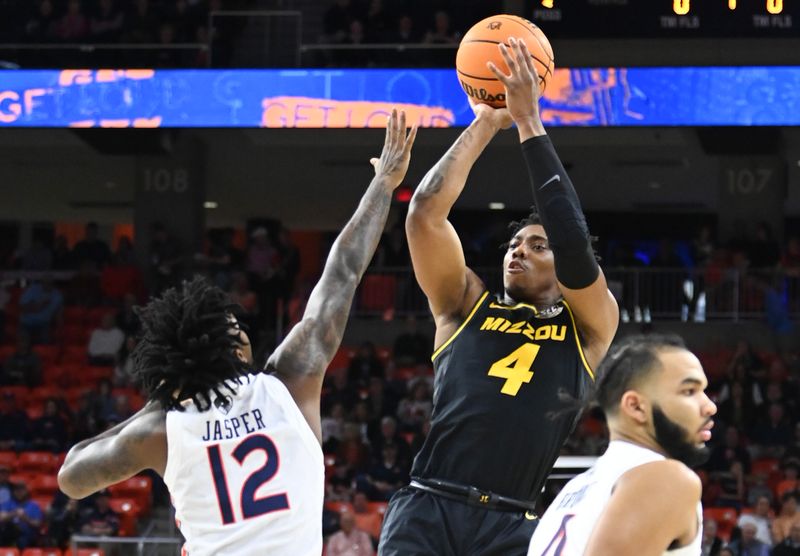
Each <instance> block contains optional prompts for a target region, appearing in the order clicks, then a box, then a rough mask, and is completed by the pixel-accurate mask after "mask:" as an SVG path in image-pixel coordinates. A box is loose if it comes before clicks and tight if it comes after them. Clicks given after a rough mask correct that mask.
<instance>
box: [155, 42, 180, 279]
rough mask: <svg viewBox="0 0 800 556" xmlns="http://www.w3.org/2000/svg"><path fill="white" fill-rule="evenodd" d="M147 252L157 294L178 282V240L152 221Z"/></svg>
mask: <svg viewBox="0 0 800 556" xmlns="http://www.w3.org/2000/svg"><path fill="white" fill-rule="evenodd" d="M162 31H163V26H162ZM148 253H149V261H150V276H149V278H150V283H151V288H152V290H153V291H152V292H151V293H153V294H159V293H161V292H162V291H164V290H165V289H166V288H168V287H170V286H171V285H173V284H176V283H177V282H178V280H179V279H180V271H181V263H182V261H183V256H182V255H181V248H180V246H179V245H178V242H177V241H175V239H174V238H173V237H172V235H171V234H170V233H169V232H167V229H166V228H165V227H164V224H162V223H161V222H155V223H153V226H152V240H151V241H150V248H149V252H148Z"/></svg>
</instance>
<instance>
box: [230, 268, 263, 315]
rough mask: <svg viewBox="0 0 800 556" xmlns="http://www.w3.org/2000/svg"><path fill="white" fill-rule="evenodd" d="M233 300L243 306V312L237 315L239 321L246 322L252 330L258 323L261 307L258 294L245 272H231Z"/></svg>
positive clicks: (231, 294)
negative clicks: (251, 287) (252, 287)
mask: <svg viewBox="0 0 800 556" xmlns="http://www.w3.org/2000/svg"><path fill="white" fill-rule="evenodd" d="M230 296H231V302H232V303H235V304H237V305H239V306H240V307H241V308H242V313H241V314H240V315H236V318H238V319H239V321H241V322H243V323H244V324H246V325H247V326H248V327H249V328H250V329H251V330H255V329H256V327H257V325H258V319H259V314H260V308H259V306H258V296H257V295H256V294H255V292H254V291H253V290H251V289H250V283H249V282H248V280H247V275H246V274H245V273H244V272H239V271H236V272H234V273H232V274H231V292H230Z"/></svg>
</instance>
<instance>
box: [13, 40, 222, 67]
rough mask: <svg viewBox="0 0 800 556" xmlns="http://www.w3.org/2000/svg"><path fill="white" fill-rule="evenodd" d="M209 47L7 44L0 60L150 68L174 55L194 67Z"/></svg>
mask: <svg viewBox="0 0 800 556" xmlns="http://www.w3.org/2000/svg"><path fill="white" fill-rule="evenodd" d="M209 48H210V45H208V44H206V43H173V44H160V43H108V44H94V43H4V44H0V60H2V61H3V62H4V63H5V65H6V66H9V65H17V66H20V67H60V68H66V67H75V68H77V67H81V68H82V67H94V68H98V67H105V68H120V67H125V68H149V67H152V66H153V59H152V56H153V55H155V54H158V53H159V52H171V53H173V54H174V55H175V56H176V57H177V58H176V64H175V66H174V67H184V66H185V67H192V63H193V62H194V60H195V59H197V58H198V57H199V56H201V55H205V54H206V53H207V52H208V50H209Z"/></svg>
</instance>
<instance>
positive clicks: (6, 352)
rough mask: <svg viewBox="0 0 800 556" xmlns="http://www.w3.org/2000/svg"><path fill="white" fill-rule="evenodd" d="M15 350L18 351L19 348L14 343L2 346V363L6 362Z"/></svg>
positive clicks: (0, 356)
mask: <svg viewBox="0 0 800 556" xmlns="http://www.w3.org/2000/svg"><path fill="white" fill-rule="evenodd" d="M15 351H17V348H16V346H15V345H14V344H6V345H2V346H0V363H4V362H5V360H6V359H8V358H9V357H11V355H12V354H13V353H14V352H15Z"/></svg>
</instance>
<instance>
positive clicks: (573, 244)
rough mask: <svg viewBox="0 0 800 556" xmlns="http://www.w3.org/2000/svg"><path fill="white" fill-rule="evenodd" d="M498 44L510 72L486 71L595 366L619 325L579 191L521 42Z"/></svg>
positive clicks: (528, 55)
mask: <svg viewBox="0 0 800 556" xmlns="http://www.w3.org/2000/svg"><path fill="white" fill-rule="evenodd" d="M508 42H509V44H510V45H511V49H510V50H509V48H507V47H506V46H505V45H503V44H501V45H499V48H500V52H501V53H502V56H503V59H504V60H505V62H506V65H507V66H508V68H509V70H510V72H511V74H510V75H506V74H505V73H503V72H501V71H500V70H499V69H498V68H497V67H496V66H495V65H494V64H492V63H491V62H489V63H488V66H489V69H490V70H492V72H493V73H494V74H495V75H496V76H497V78H498V79H499V80H500V81H501V82H502V83H503V85H505V88H506V102H507V103H508V110H509V112H510V113H511V116H512V117H513V118H514V121H515V122H516V124H517V130H518V131H519V138H520V143H521V144H522V155H523V158H524V159H525V163H526V165H527V166H528V171H529V174H530V179H531V187H532V189H533V198H534V201H535V202H536V207H537V208H538V210H539V216H540V218H541V220H542V225H543V227H544V230H545V232H546V233H547V239H548V243H549V244H550V248H551V249H552V251H553V259H554V261H555V267H556V278H557V279H558V282H559V286H560V289H561V293H562V295H563V296H564V299H565V300H566V301H567V303H569V305H570V307H571V308H572V311H573V313H574V314H575V319H576V321H577V325H578V328H579V330H580V332H581V336H582V337H583V343H584V348H585V351H586V356H587V359H588V360H589V361H588V362H589V364H590V365H591V366H592V367H595V366H597V364H598V363H599V362H600V360H601V359H602V357H603V356H604V355H605V353H606V351H607V350H608V347H609V346H610V345H611V341H612V340H613V339H614V335H615V334H616V331H617V325H618V324H619V309H618V307H617V302H616V300H615V299H614V296H613V295H611V292H610V291H608V285H607V284H606V278H605V276H604V275H603V271H602V270H600V267H599V266H598V264H597V261H596V259H595V256H594V251H593V250H592V242H591V238H590V236H589V229H588V227H587V225H586V219H585V218H584V215H583V209H582V208H581V204H580V201H579V200H578V195H577V193H576V192H575V188H574V187H573V186H572V182H571V181H570V179H569V176H568V175H567V172H566V170H564V166H563V165H562V164H561V161H560V160H559V158H558V155H557V154H556V151H555V149H554V148H553V144H552V143H551V142H550V138H549V137H548V136H547V134H546V133H545V130H544V126H543V125H542V120H541V118H540V116H539V83H538V82H539V80H538V78H537V77H536V70H535V68H534V66H533V61H532V58H531V55H530V52H528V47H527V46H526V45H525V42H524V41H522V40H517V39H514V38H511V39H509V41H508Z"/></svg>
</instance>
